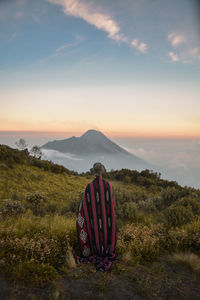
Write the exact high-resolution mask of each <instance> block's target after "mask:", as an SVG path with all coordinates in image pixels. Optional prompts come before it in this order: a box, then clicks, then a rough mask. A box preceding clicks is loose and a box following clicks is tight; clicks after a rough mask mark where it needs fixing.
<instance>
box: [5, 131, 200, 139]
mask: <svg viewBox="0 0 200 300" xmlns="http://www.w3.org/2000/svg"><path fill="white" fill-rule="evenodd" d="M88 130H91V129H88ZM88 130H86V131H84V132H81V131H49V130H47V131H45V130H44V131H39V130H0V133H4V134H6V133H8V134H9V133H24V134H34V135H39V136H40V135H43V134H48V135H50V134H54V135H58V136H59V135H65V134H66V135H68V136H69V135H73V136H74V135H80V136H81V135H82V134H84V133H85V132H87V131H88ZM92 130H97V131H100V132H102V133H103V134H104V135H107V136H109V137H115V138H135V139H137V138H139V139H140V138H142V139H145V138H146V139H200V135H181V134H174V135H172V134H171V135H170V134H163V135H161V134H152V135H149V134H139V133H133V134H131V133H130V132H117V131H102V130H98V129H92Z"/></svg>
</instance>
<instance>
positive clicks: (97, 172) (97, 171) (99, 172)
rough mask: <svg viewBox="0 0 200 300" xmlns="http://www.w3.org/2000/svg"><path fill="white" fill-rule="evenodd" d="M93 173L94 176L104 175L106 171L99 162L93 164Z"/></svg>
mask: <svg viewBox="0 0 200 300" xmlns="http://www.w3.org/2000/svg"><path fill="white" fill-rule="evenodd" d="M93 171H94V174H95V175H103V174H104V173H106V169H105V167H104V165H102V163H100V162H96V163H94V165H93Z"/></svg>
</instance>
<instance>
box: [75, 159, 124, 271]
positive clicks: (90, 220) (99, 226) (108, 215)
mask: <svg viewBox="0 0 200 300" xmlns="http://www.w3.org/2000/svg"><path fill="white" fill-rule="evenodd" d="M92 171H93V173H94V174H95V176H96V177H95V179H94V180H93V181H91V182H90V183H89V184H88V185H87V187H86V189H85V192H84V194H83V198H82V200H81V203H80V207H79V212H78V218H77V221H76V229H77V237H78V243H79V249H80V256H77V255H75V256H74V257H75V261H76V263H88V262H90V263H93V264H94V265H95V266H96V269H97V270H99V271H101V272H105V271H108V270H109V269H110V268H111V266H112V263H113V262H116V261H118V260H119V257H118V255H117V254H116V253H115V247H116V241H117V231H116V223H115V204H116V201H115V196H114V192H113V189H112V186H111V184H110V183H109V182H108V181H106V180H105V179H103V177H102V176H103V174H105V172H106V170H105V167H104V166H103V165H102V164H101V163H99V162H98V163H95V164H94V165H93V169H92Z"/></svg>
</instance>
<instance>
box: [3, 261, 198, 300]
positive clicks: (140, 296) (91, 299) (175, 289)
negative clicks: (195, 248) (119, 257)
mask: <svg viewBox="0 0 200 300" xmlns="http://www.w3.org/2000/svg"><path fill="white" fill-rule="evenodd" d="M67 299H70V300H71V299H77V300H78V299H81V300H96V299H105V300H107V299H109V300H110V299H111V300H112V299H116V300H118V299H120V300H121V299H122V300H123V299H124V300H126V299H127V300H128V299H132V300H145V299H147V300H151V299H166V300H177V299H180V300H190V299H191V300H199V299H200V274H199V273H195V272H194V271H192V270H190V269H188V268H187V267H185V266H182V265H177V264H171V263H169V262H167V260H166V259H165V258H160V259H159V260H158V261H155V262H153V263H149V264H145V265H141V264H140V265H128V264H124V263H116V264H115V265H113V266H112V269H111V270H110V271H109V272H108V273H100V272H97V271H96V270H95V269H94V267H93V266H92V265H78V266H77V267H76V268H74V269H71V270H66V271H63V273H62V277H61V279H60V280H58V281H57V282H56V283H54V284H42V285H40V286H38V287H31V286H29V285H27V284H26V285H25V284H23V283H17V284H14V283H10V282H8V281H5V280H4V279H3V278H1V279H0V300H67Z"/></svg>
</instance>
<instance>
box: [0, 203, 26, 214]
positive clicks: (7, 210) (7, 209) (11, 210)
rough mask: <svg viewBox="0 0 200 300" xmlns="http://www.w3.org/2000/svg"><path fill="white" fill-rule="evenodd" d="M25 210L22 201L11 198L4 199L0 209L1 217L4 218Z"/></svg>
mask: <svg viewBox="0 0 200 300" xmlns="http://www.w3.org/2000/svg"><path fill="white" fill-rule="evenodd" d="M25 211H26V208H25V207H24V205H23V204H22V203H20V202H19V201H12V200H8V201H6V203H5V204H4V205H3V206H2V207H1V209H0V213H1V216H2V218H5V217H7V216H17V215H20V214H23V213H24V212H25Z"/></svg>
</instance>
